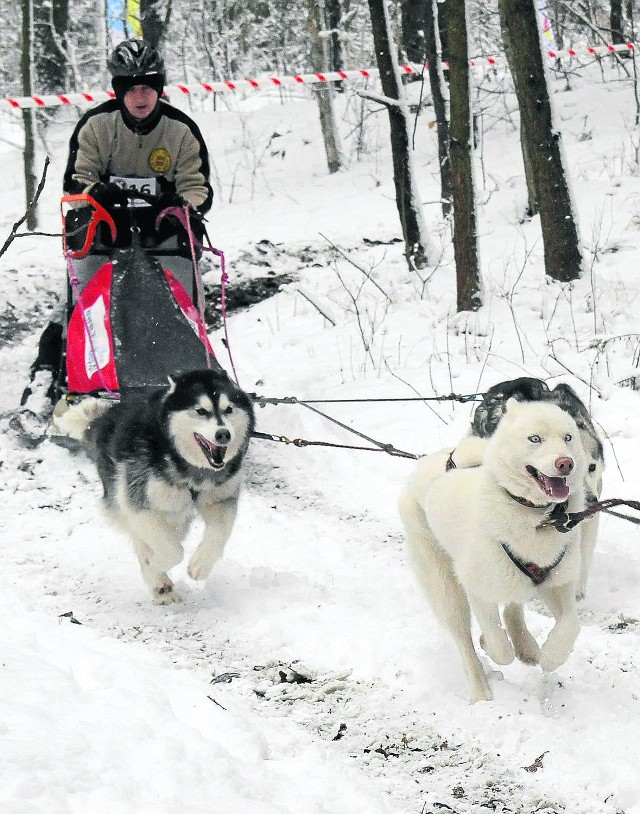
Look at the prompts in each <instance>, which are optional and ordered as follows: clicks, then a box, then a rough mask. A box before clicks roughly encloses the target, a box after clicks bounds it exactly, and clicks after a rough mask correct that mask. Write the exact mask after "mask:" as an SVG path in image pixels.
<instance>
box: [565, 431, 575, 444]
mask: <svg viewBox="0 0 640 814" xmlns="http://www.w3.org/2000/svg"><path fill="white" fill-rule="evenodd" d="M572 438H573V436H572V435H571V433H570V432H568V433H567V434H566V435H565V437H564V440H565V441H567V442H569V441H571V439H572Z"/></svg>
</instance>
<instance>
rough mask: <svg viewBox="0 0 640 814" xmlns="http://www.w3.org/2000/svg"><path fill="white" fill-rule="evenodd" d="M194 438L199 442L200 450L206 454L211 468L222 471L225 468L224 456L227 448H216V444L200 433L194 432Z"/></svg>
mask: <svg viewBox="0 0 640 814" xmlns="http://www.w3.org/2000/svg"><path fill="white" fill-rule="evenodd" d="M193 437H194V438H195V439H196V441H197V442H198V446H199V447H200V449H201V450H202V451H203V452H204V454H205V457H206V459H207V461H208V462H209V466H212V467H213V468H214V469H221V468H222V467H223V466H224V454H225V452H226V451H227V448H226V447H219V446H216V444H213V443H212V442H211V441H209V439H208V438H205V437H204V435H200V433H199V432H194V433H193Z"/></svg>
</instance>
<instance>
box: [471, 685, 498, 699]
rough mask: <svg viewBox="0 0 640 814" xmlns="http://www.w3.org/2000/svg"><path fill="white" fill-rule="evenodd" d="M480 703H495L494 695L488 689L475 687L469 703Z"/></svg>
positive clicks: (487, 687)
mask: <svg viewBox="0 0 640 814" xmlns="http://www.w3.org/2000/svg"><path fill="white" fill-rule="evenodd" d="M478 701H493V693H492V692H491V690H490V689H489V686H488V685H487V686H486V687H474V688H473V689H472V690H471V692H470V693H469V703H470V704H476V703H477V702H478Z"/></svg>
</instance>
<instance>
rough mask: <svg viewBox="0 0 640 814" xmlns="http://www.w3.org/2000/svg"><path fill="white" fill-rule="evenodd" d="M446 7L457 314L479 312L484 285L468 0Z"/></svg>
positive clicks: (453, 1) (454, 0)
mask: <svg viewBox="0 0 640 814" xmlns="http://www.w3.org/2000/svg"><path fill="white" fill-rule="evenodd" d="M445 5H446V14H447V30H448V32H449V66H450V70H449V87H450V89H451V125H450V130H449V133H450V135H451V140H450V143H449V155H450V157H451V181H452V188H453V251H454V256H455V261H456V282H457V287H456V290H457V295H458V311H477V310H478V308H480V306H481V305H482V286H481V281H480V269H479V263H478V229H477V222H476V202H475V190H474V184H473V132H472V127H471V91H470V74H469V45H468V42H467V19H466V8H465V0H446V3H445Z"/></svg>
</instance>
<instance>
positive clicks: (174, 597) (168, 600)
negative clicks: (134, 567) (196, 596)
mask: <svg viewBox="0 0 640 814" xmlns="http://www.w3.org/2000/svg"><path fill="white" fill-rule="evenodd" d="M173 602H182V600H181V599H180V596H179V595H178V594H177V593H176V592H175V589H174V587H173V582H171V580H170V579H169V578H168V577H167V579H166V580H163V581H162V582H160V583H159V584H158V585H155V586H154V588H153V604H154V605H171V604H172V603H173Z"/></svg>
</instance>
